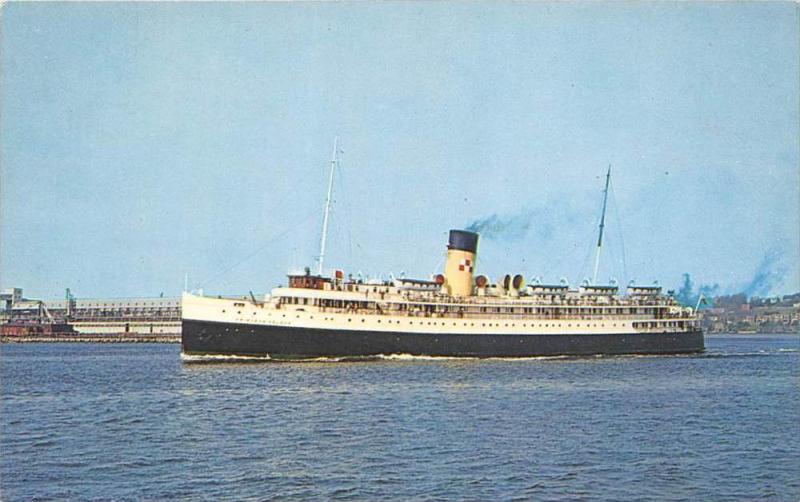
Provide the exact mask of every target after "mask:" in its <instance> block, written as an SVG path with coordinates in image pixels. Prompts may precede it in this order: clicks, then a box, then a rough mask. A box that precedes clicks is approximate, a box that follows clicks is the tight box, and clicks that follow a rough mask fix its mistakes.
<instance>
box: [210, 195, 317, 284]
mask: <svg viewBox="0 0 800 502" xmlns="http://www.w3.org/2000/svg"><path fill="white" fill-rule="evenodd" d="M316 214H317V210H314V211H310V212H309V213H307V214H306V215H305V216H304V217H303V219H302V220H301V221H300V223H299V224H298V223H292V224H291V225H289V226H287V227H286V228H285V229H283V230H282V231H281V232H280V233H278V234H277V235H274V236H273V237H272V238H270V239H269V240H268V241H267V242H265V243H264V244H262V245H261V246H259V247H258V248H257V249H255V250H254V251H253V252H251V253H248V254H247V255H246V256H245V257H244V258H242V259H240V260H239V261H237V262H236V263H234V264H233V265H230V266H228V267H227V268H225V269H223V270H221V271H220V272H218V273H216V274H214V275H213V276H211V277H210V278H208V279H206V280H204V281H202V282H201V283H200V284H199V285H198V286H197V287H198V288H203V287H205V286H206V285H208V284H209V283H211V282H212V281H214V280H216V279H219V278H220V277H222V276H224V275H225V274H227V273H228V272H230V271H231V270H233V269H234V268H236V267H238V266H239V265H241V264H242V263H244V262H246V261H247V260H249V259H250V258H252V257H253V256H255V255H257V254H258V253H260V252H261V251H263V250H264V249H265V248H266V247H267V246H269V245H271V244H272V243H274V242H275V241H276V240H278V239H279V238H281V237H283V236H285V235H286V234H288V233H289V232H290V231H292V230H294V229H296V228H297V227H298V226H300V225H302V224H303V223H306V222H307V221H309V220H310V219H311V217H312V216H314V215H316Z"/></svg>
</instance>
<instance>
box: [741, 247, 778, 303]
mask: <svg viewBox="0 0 800 502" xmlns="http://www.w3.org/2000/svg"><path fill="white" fill-rule="evenodd" d="M782 257H783V253H782V252H779V251H778V250H776V249H773V250H772V251H770V252H769V253H767V254H765V255H764V257H763V258H762V259H761V261H760V262H759V264H758V267H757V268H756V273H755V274H754V275H753V278H752V279H750V282H748V283H747V284H746V285H745V286H744V288H743V290H742V292H743V293H744V294H745V295H747V297H748V298H749V297H751V296H766V295H768V294H769V293H770V291H772V288H773V287H775V286H776V285H779V284H780V282H781V280H782V279H783V276H784V275H785V274H786V271H787V267H786V266H785V265H782V264H781V263H780V261H781V258H782Z"/></svg>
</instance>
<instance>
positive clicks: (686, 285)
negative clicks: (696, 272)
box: [675, 272, 721, 307]
mask: <svg viewBox="0 0 800 502" xmlns="http://www.w3.org/2000/svg"><path fill="white" fill-rule="evenodd" d="M720 293H721V291H720V287H719V284H713V285H710V284H703V285H702V286H700V287H699V288H698V290H697V292H695V291H694V282H693V281H692V276H691V275H690V274H689V273H688V272H686V273H684V274H683V285H681V289H679V290H678V293H677V294H676V295H675V299H676V300H678V301H679V302H681V303H682V304H684V305H687V306H691V307H694V306H695V305H697V303H698V301H699V300H700V296H703V297H704V298H706V299H707V301H708V302H709V303H710V302H711V298H713V297H715V296H717V295H719V294H720Z"/></svg>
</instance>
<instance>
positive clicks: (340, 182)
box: [333, 150, 353, 267]
mask: <svg viewBox="0 0 800 502" xmlns="http://www.w3.org/2000/svg"><path fill="white" fill-rule="evenodd" d="M339 153H340V154H342V157H343V156H344V151H343V150H339ZM337 164H338V165H337V167H338V168H339V177H338V178H337V179H336V183H337V186H338V188H339V193H340V194H344V193H345V191H344V186H345V180H344V171H345V170H344V169H343V168H342V165H343V162H342V159H341V157H340V158H339V161H338V163H337ZM341 200H342V206H343V208H344V215H343V216H344V219H345V227H346V229H347V264H348V266H350V267H352V266H353V232H352V226H353V214H352V210H351V205H350V201H349V199H348V198H347V197H342V199H341ZM333 202H334V203H336V202H338V201H337V199H335V198H334V200H333Z"/></svg>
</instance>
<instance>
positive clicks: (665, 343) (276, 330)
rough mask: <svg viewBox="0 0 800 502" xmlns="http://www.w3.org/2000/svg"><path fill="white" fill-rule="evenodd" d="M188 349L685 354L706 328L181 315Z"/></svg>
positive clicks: (318, 353) (321, 353)
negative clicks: (361, 324) (510, 330)
mask: <svg viewBox="0 0 800 502" xmlns="http://www.w3.org/2000/svg"><path fill="white" fill-rule="evenodd" d="M181 344H182V348H183V353H184V354H187V355H236V356H270V357H272V358H276V359H278V358H288V359H292V358H296V359H306V358H315V357H348V356H358V357H360V356H375V355H380V354H385V355H389V354H411V355H420V356H423V355H424V356H449V357H532V356H559V355H571V356H588V355H596V354H606V355H620V354H686V353H693V352H702V351H703V350H704V349H705V346H704V341H703V333H702V332H701V331H690V332H685V333H646V334H644V333H642V334H638V333H637V334H630V333H624V334H597V335H467V334H463V335H462V334H427V333H392V332H384V331H348V330H325V329H308V328H292V327H283V326H256V325H249V324H231V323H217V322H208V321H192V320H186V319H184V321H183V331H182V336H181Z"/></svg>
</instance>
